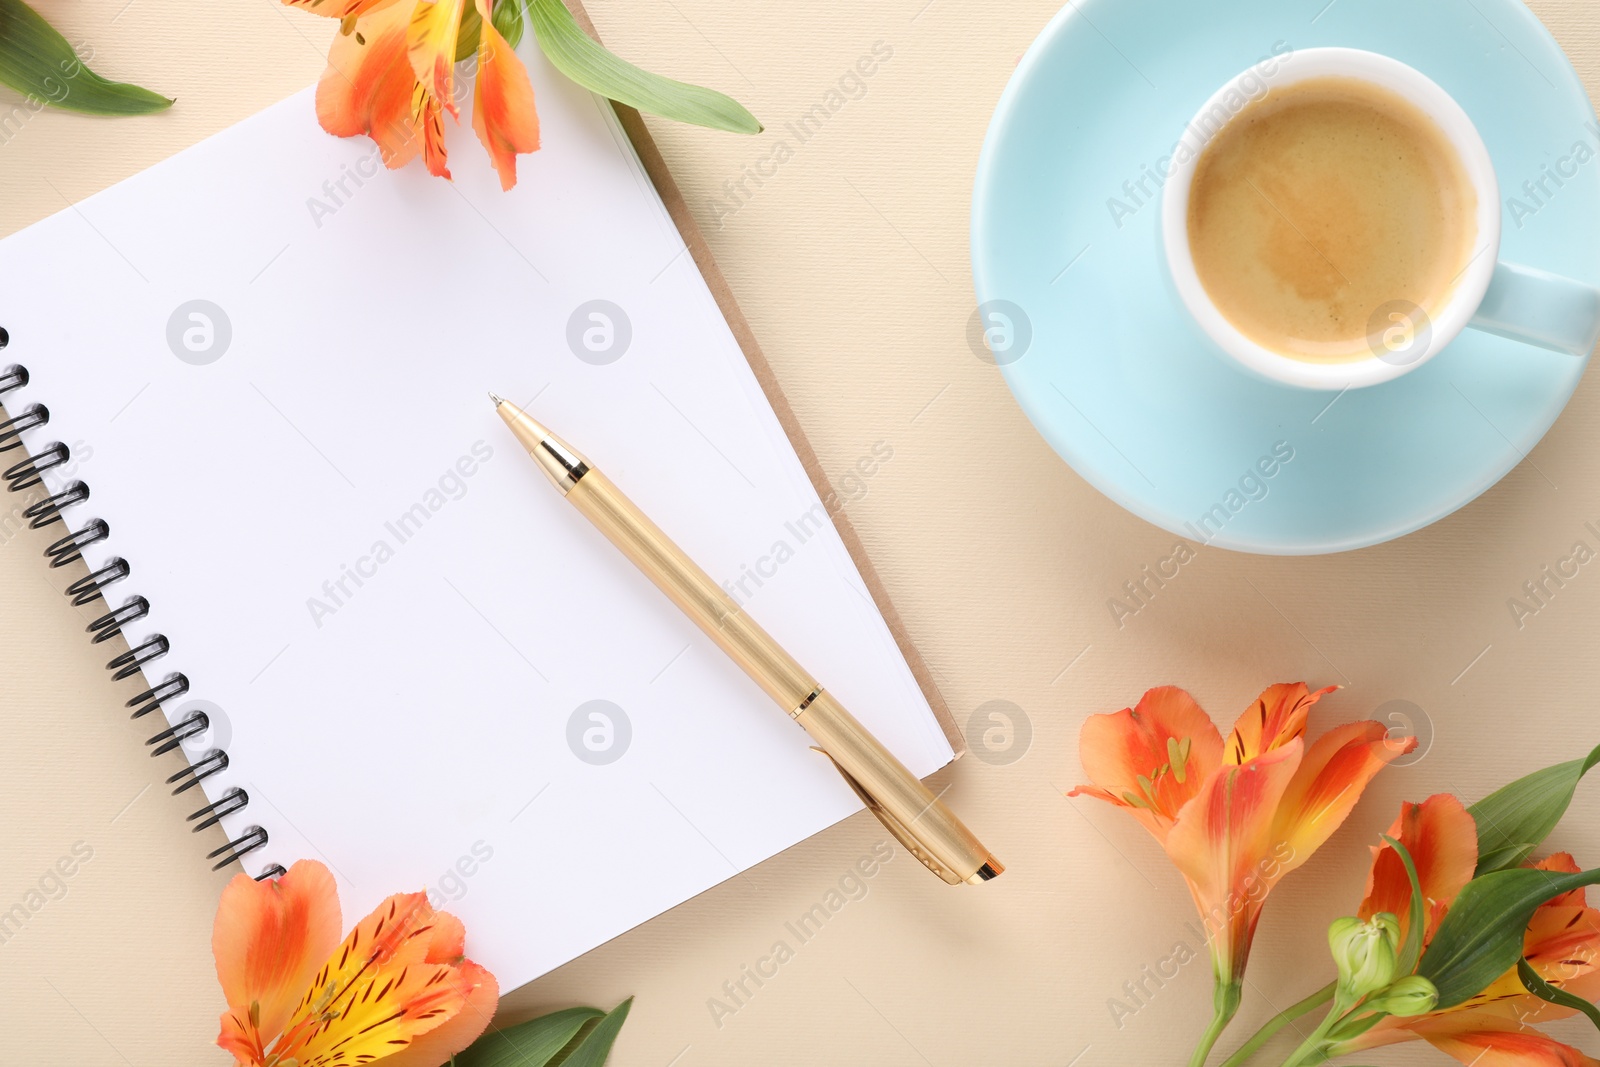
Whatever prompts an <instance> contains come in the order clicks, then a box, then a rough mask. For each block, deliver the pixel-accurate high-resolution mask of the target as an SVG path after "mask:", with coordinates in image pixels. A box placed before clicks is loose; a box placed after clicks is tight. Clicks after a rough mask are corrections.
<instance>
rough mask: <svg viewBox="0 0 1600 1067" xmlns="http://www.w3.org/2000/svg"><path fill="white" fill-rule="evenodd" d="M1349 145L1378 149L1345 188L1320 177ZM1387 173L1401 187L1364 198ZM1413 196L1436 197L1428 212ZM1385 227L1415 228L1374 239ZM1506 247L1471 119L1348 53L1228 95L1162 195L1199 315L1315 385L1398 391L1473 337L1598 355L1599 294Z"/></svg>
mask: <svg viewBox="0 0 1600 1067" xmlns="http://www.w3.org/2000/svg"><path fill="white" fill-rule="evenodd" d="M1363 108H1365V109H1366V110H1362V109H1363ZM1315 109H1320V110H1315ZM1290 122H1299V123H1301V126H1300V127H1298V128H1295V127H1290V126H1288V125H1286V124H1287V123H1290ZM1313 123H1320V124H1321V125H1313ZM1362 123H1365V126H1363V125H1362ZM1324 129H1326V133H1325V134H1324V132H1323V131H1324ZM1324 137H1325V138H1326V143H1325V144H1322V143H1319V140H1318V139H1319V138H1324ZM1340 138H1343V140H1340ZM1308 144H1309V148H1308ZM1350 145H1354V146H1357V148H1359V150H1360V151H1363V152H1372V151H1375V148H1374V146H1376V148H1377V149H1382V150H1383V151H1381V152H1379V153H1378V154H1377V155H1374V156H1372V157H1371V158H1372V159H1373V160H1375V161H1376V164H1375V165H1367V163H1366V162H1364V160H1365V159H1366V157H1349V158H1347V159H1344V160H1342V161H1341V162H1343V163H1344V164H1348V165H1347V166H1345V167H1344V171H1346V172H1347V173H1346V175H1345V176H1346V177H1348V178H1349V179H1350V180H1349V181H1345V182H1343V183H1342V184H1340V180H1339V178H1340V174H1339V172H1341V167H1340V166H1333V167H1328V166H1321V167H1317V166H1313V165H1312V164H1315V163H1316V162H1317V161H1318V159H1319V157H1318V156H1317V155H1316V150H1318V149H1321V150H1323V151H1324V152H1340V151H1346V150H1347V147H1348V146H1350ZM1357 148H1349V149H1348V150H1349V151H1356V150H1357ZM1391 148H1392V149H1394V151H1393V152H1392V153H1391V152H1388V149H1391ZM1251 153H1256V156H1252V155H1251ZM1271 153H1277V154H1276V155H1269V154H1271ZM1257 157H1259V161H1260V166H1256V165H1255V164H1256V162H1257ZM1268 162H1270V163H1271V165H1272V166H1273V167H1275V168H1276V169H1275V170H1270V171H1268V170H1262V169H1261V167H1265V166H1267V164H1268ZM1280 164H1281V165H1280ZM1402 167H1403V168H1410V169H1398V168H1402ZM1430 168H1431V169H1430ZM1252 169H1254V170H1255V172H1256V178H1255V179H1254V180H1253V179H1252V177H1251V171H1252ZM1391 169H1392V170H1393V171H1394V173H1393V177H1392V185H1393V189H1389V188H1388V187H1386V186H1384V185H1382V184H1377V185H1372V186H1371V187H1370V188H1367V187H1364V186H1363V183H1374V182H1382V181H1390V178H1389V177H1386V175H1389V172H1390V170H1391ZM1263 174H1268V175H1270V177H1271V181H1269V180H1268V178H1266V177H1262V175H1263ZM1197 178H1198V181H1197ZM1296 183H1298V186H1297V184H1296ZM1434 187H1436V188H1434ZM1429 188H1434V192H1433V193H1428V192H1427V190H1428V189H1429ZM1408 191H1409V192H1414V193H1415V195H1416V196H1430V197H1431V199H1429V200H1428V201H1427V203H1426V204H1425V205H1423V206H1425V207H1426V210H1419V209H1418V205H1417V204H1411V203H1408V202H1407V201H1405V200H1404V195H1405V194H1407V193H1408ZM1390 201H1393V202H1392V203H1390ZM1375 204H1376V205H1378V206H1381V207H1382V208H1384V209H1385V210H1388V211H1389V212H1390V214H1389V215H1387V216H1386V215H1385V214H1384V210H1378V209H1377V208H1376V207H1374V205H1375ZM1352 205H1353V206H1354V207H1355V208H1356V209H1357V210H1349V208H1351V207H1352ZM1369 209H1370V210H1369ZM1230 211H1231V212H1233V213H1234V214H1233V215H1231V216H1230V215H1229V212H1230ZM1386 219H1389V220H1393V221H1394V222H1395V223H1396V224H1397V225H1399V226H1400V227H1401V228H1403V229H1404V230H1405V234H1404V235H1399V234H1388V233H1384V232H1377V231H1378V230H1379V229H1381V228H1382V227H1384V226H1385V225H1388V223H1387V222H1386V221H1385V220H1386ZM1363 226H1366V227H1368V228H1369V229H1372V230H1373V231H1374V232H1362V230H1361V227H1363ZM1402 236H1404V237H1406V238H1410V239H1411V240H1410V242H1409V244H1408V243H1407V241H1405V240H1401V237H1402ZM1500 238H1501V208H1500V186H1499V182H1498V181H1497V179H1496V177H1495V171H1494V164H1493V161H1492V160H1491V159H1490V156H1489V152H1488V149H1487V148H1486V147H1485V145H1484V143H1483V138H1482V137H1481V136H1480V135H1479V134H1478V131H1477V128H1476V127H1475V126H1474V125H1473V123H1472V120H1471V119H1470V118H1469V117H1468V116H1467V113H1466V111H1465V110H1463V109H1462V107H1461V105H1460V104H1458V103H1457V102H1456V100H1455V99H1454V98H1453V97H1451V96H1450V95H1449V94H1448V93H1446V92H1445V91H1444V89H1442V88H1440V86H1439V85H1438V84H1436V83H1435V82H1434V81H1432V80H1431V79H1430V78H1428V77H1427V76H1426V75H1424V74H1423V73H1421V72H1420V71H1418V70H1416V69H1414V68H1412V67H1410V66H1407V65H1406V64H1404V63H1401V62H1400V61H1398V60H1395V59H1392V58H1389V57H1388V56H1383V55H1379V54H1377V53H1374V52H1367V51H1361V50H1358V49H1352V48H1316V49H1308V50H1302V51H1297V52H1289V53H1287V54H1281V55H1276V56H1274V57H1273V58H1272V59H1271V60H1268V61H1264V62H1262V63H1260V64H1257V65H1256V66H1255V67H1252V68H1251V69H1250V70H1247V71H1245V72H1244V73H1242V74H1240V75H1239V76H1238V77H1236V78H1234V79H1233V80H1231V81H1230V82H1228V83H1227V84H1226V85H1224V86H1223V87H1222V88H1221V89H1219V90H1218V91H1217V92H1216V94H1214V95H1213V96H1212V97H1211V99H1210V100H1208V101H1207V102H1206V104H1205V106H1204V107H1202V108H1201V109H1200V111H1199V113H1198V114H1197V115H1196V116H1195V118H1194V120H1193V121H1192V122H1191V123H1190V124H1189V126H1188V127H1187V129H1186V130H1185V131H1184V136H1183V139H1182V140H1181V141H1180V142H1179V145H1178V151H1177V152H1176V153H1175V155H1174V158H1173V161H1172V166H1171V168H1170V176H1169V177H1168V178H1167V180H1166V182H1165V185H1164V189H1163V192H1162V242H1163V246H1164V250H1165V253H1166V258H1167V264H1168V267H1169V269H1170V272H1171V277H1172V280H1173V283H1174V285H1175V286H1176V288H1177V291H1178V294H1179V296H1180V298H1181V299H1182V300H1183V303H1184V305H1185V307H1187V308H1188V310H1189V312H1190V314H1191V315H1192V316H1193V317H1194V319H1195V321H1196V322H1197V323H1198V324H1199V325H1200V327H1201V329H1203V330H1204V331H1205V333H1206V334H1207V335H1208V336H1209V337H1210V338H1211V339H1212V341H1214V342H1215V343H1216V345H1217V346H1218V348H1220V349H1221V351H1222V353H1223V354H1224V355H1225V356H1226V357H1227V358H1228V359H1229V360H1230V361H1232V362H1233V363H1235V364H1236V365H1238V366H1239V367H1241V368H1243V369H1244V370H1246V371H1247V372H1249V373H1251V374H1253V375H1256V376H1258V377H1262V378H1266V379H1269V380H1271V381H1274V382H1279V383H1281V384H1284V385H1290V386H1296V387H1299V388H1304V389H1320V390H1333V391H1338V390H1343V389H1348V388H1360V387H1365V386H1373V385H1379V384H1382V383H1384V382H1389V381H1393V380H1395V379H1397V378H1399V377H1401V376H1402V375H1405V374H1408V373H1410V372H1411V371H1413V370H1416V369H1417V368H1418V367H1421V366H1422V365H1423V364H1425V363H1427V362H1428V361H1429V360H1431V359H1433V358H1434V357H1436V356H1437V355H1438V354H1439V353H1440V352H1442V351H1443V350H1444V349H1445V347H1446V346H1447V345H1449V344H1450V342H1451V341H1453V340H1454V339H1455V338H1456V336H1457V335H1458V334H1460V333H1461V331H1462V330H1463V329H1467V328H1469V327H1470V328H1472V329H1476V330H1482V331H1485V332H1488V333H1492V334H1496V335H1499V336H1502V337H1507V338H1511V339H1514V340H1517V341H1521V342H1525V343H1526V344H1528V345H1531V346H1536V347H1538V348H1542V349H1547V350H1549V351H1551V352H1554V353H1564V354H1565V355H1567V356H1568V357H1579V358H1583V357H1587V356H1588V355H1589V354H1590V353H1591V352H1592V351H1593V350H1594V347H1595V344H1596V342H1597V340H1600V289H1596V288H1595V287H1593V286H1591V285H1588V284H1586V283H1584V282H1580V281H1576V280H1573V279H1570V278H1564V277H1560V276H1558V275H1555V274H1551V273H1549V272H1547V271H1544V270H1541V269H1539V268H1537V267H1535V266H1531V265H1521V264H1514V263H1505V262H1500V261H1499V255H1500ZM1407 272H1410V273H1407ZM1551 358H1555V357H1551Z"/></svg>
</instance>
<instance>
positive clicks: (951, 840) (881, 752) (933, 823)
mask: <svg viewBox="0 0 1600 1067" xmlns="http://www.w3.org/2000/svg"><path fill="white" fill-rule="evenodd" d="M796 721H797V722H799V723H800V725H801V726H803V727H805V729H806V733H808V734H810V735H811V737H812V738H813V739H814V740H815V741H816V742H817V747H819V748H821V749H822V750H823V751H824V752H825V753H827V754H828V755H829V756H831V757H832V758H833V761H834V762H835V763H837V764H838V765H839V769H840V770H842V771H844V772H845V774H846V775H847V776H848V777H850V778H852V779H854V780H855V782H856V783H859V790H858V791H859V792H861V793H862V794H863V795H862V799H863V800H865V801H867V803H868V806H870V807H877V808H880V809H882V810H881V812H879V818H880V819H881V818H883V816H884V815H885V814H887V815H888V816H890V817H891V818H892V820H893V821H892V822H891V821H890V820H889V819H885V820H884V822H885V825H887V826H889V828H890V830H895V824H896V823H898V824H899V825H900V826H903V827H906V828H907V829H909V830H910V831H911V833H910V834H901V833H899V832H898V831H896V833H895V836H896V837H898V838H900V841H901V843H902V844H904V845H905V846H906V848H908V849H910V850H911V852H912V854H913V855H915V856H916V857H917V859H919V860H921V861H922V863H923V864H924V865H925V866H927V867H928V868H929V869H930V870H932V871H933V872H934V873H935V874H937V875H939V876H940V877H941V878H944V880H945V881H947V882H950V883H952V884H954V883H957V882H970V881H973V880H974V876H976V875H977V874H978V871H979V870H980V869H982V868H983V867H984V866H985V865H986V864H989V863H990V862H991V858H990V856H989V850H988V849H987V848H985V847H984V846H983V843H982V842H981V841H979V840H978V838H977V837H976V836H975V835H974V834H973V832H972V831H971V830H969V829H967V827H966V825H965V824H964V823H962V821H961V820H960V819H958V818H957V817H956V815H955V812H953V811H951V810H950V809H949V808H948V807H946V806H945V804H944V802H943V801H942V800H940V799H939V798H938V797H936V796H935V795H934V794H933V791H932V790H930V789H929V788H928V787H927V786H925V785H923V784H922V782H921V781H919V780H918V779H917V777H916V776H915V775H914V774H912V773H911V771H910V770H908V769H907V768H906V766H905V764H903V763H901V762H900V761H899V760H898V759H896V758H895V756H894V753H892V752H890V751H889V750H888V749H887V748H885V747H884V746H883V744H882V743H881V742H880V741H879V740H878V739H877V738H875V737H873V736H872V734H870V733H868V732H867V730H866V728H865V727H863V726H862V725H861V723H860V722H858V721H857V720H856V718H855V716H853V715H851V714H850V712H849V711H848V710H846V709H845V707H844V705H842V704H840V703H839V702H838V701H837V700H835V699H834V697H833V694H832V693H829V692H827V691H823V692H822V693H820V694H819V695H818V696H817V698H816V699H815V700H813V701H812V702H811V706H810V707H808V708H806V710H805V711H803V712H801V713H800V714H799V715H798V716H797V717H796ZM946 872H948V875H953V876H954V877H950V876H948V875H947V873H946Z"/></svg>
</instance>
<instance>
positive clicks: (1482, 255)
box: [1161, 48, 1500, 390]
mask: <svg viewBox="0 0 1600 1067" xmlns="http://www.w3.org/2000/svg"><path fill="white" fill-rule="evenodd" d="M1329 76H1338V77H1347V78H1356V79H1359V80H1361V81H1365V82H1369V83H1371V84H1373V85H1376V86H1379V87H1381V88H1384V89H1388V90H1389V91H1391V92H1393V93H1396V94H1397V95H1399V96H1400V97H1402V98H1404V99H1406V100H1408V101H1410V102H1411V103H1412V104H1414V105H1416V106H1417V107H1418V108H1420V109H1421V110H1422V112H1423V113H1424V114H1426V115H1427V116H1429V117H1430V118H1431V119H1432V120H1433V121H1434V122H1435V123H1437V125H1438V126H1439V128H1440V130H1441V131H1443V133H1444V135H1445V137H1446V139H1447V140H1448V142H1449V143H1450V144H1451V145H1452V146H1453V147H1454V148H1455V150H1456V153H1457V155H1458V157H1459V158H1460V161H1461V165H1462V169H1463V170H1464V172H1465V174H1466V176H1467V178H1468V180H1469V181H1470V182H1471V183H1472V185H1473V188H1474V191H1475V192H1476V194H1477V200H1478V204H1477V213H1476V222H1477V235H1476V237H1475V238H1474V239H1473V242H1472V252H1471V256H1472V258H1471V259H1470V260H1469V261H1468V262H1467V264H1466V265H1465V266H1464V268H1463V269H1462V272H1461V275H1460V277H1459V278H1458V279H1457V280H1456V283H1455V285H1454V287H1453V289H1452V290H1451V293H1450V295H1449V296H1448V297H1447V298H1446V300H1445V302H1444V304H1443V306H1441V307H1438V308H1427V309H1424V311H1425V312H1426V316H1427V319H1426V322H1425V323H1413V324H1412V325H1413V326H1414V327H1415V328H1417V329H1418V330H1425V331H1426V333H1425V334H1419V336H1420V337H1421V338H1422V339H1421V340H1419V341H1418V342H1417V343H1416V344H1415V345H1414V347H1411V348H1408V349H1407V350H1406V351H1405V352H1404V354H1403V355H1400V356H1396V355H1391V354H1389V353H1384V354H1383V355H1381V356H1380V355H1377V354H1375V355H1373V356H1372V357H1371V358H1370V359H1358V360H1346V361H1339V362H1332V361H1329V362H1313V361H1311V360H1307V359H1301V358H1296V357H1294V356H1291V355H1285V354H1283V353H1281V352H1276V351H1273V350H1272V349H1270V348H1266V347H1264V346H1263V345H1261V344H1259V343H1257V342H1256V341H1254V340H1252V339H1251V338H1249V337H1247V336H1245V335H1244V334H1243V333H1242V332H1240V330H1239V329H1238V328H1237V327H1235V326H1234V325H1233V323H1231V322H1230V321H1228V319H1227V318H1226V317H1225V316H1224V315H1223V314H1222V312H1221V311H1219V310H1218V309H1217V307H1216V305H1215V304H1214V303H1212V301H1211V298H1210V297H1209V296H1208V295H1207V293H1206V290H1205V286H1204V285H1203V284H1202V283H1201V281H1200V276H1199V274H1198V273H1197V272H1196V270H1195V265H1194V257H1193V255H1192V254H1191V252H1190V248H1189V194H1190V189H1191V187H1192V185H1193V182H1194V176H1195V169H1196V167H1197V165H1198V163H1199V161H1200V157H1201V155H1202V153H1203V152H1204V150H1205V147H1206V145H1207V144H1209V143H1210V141H1211V139H1212V138H1213V137H1215V136H1216V134H1217V133H1218V132H1219V130H1220V129H1222V128H1223V127H1224V126H1226V124H1227V123H1228V122H1230V121H1232V120H1233V118H1235V117H1236V116H1237V115H1238V114H1239V112H1241V111H1243V110H1244V109H1245V108H1246V107H1248V106H1249V105H1250V104H1251V103H1253V102H1255V101H1257V100H1260V99H1262V98H1264V97H1265V96H1267V95H1269V94H1270V93H1271V92H1273V91H1274V90H1277V89H1282V88H1286V87H1288V86H1291V85H1295V84H1297V83H1299V82H1303V81H1306V80H1309V79H1312V78H1324V77H1329ZM1161 207H1162V219H1161V221H1162V240H1163V244H1164V246H1165V249H1166V255H1167V265H1168V267H1169V269H1170V270H1171V273H1172V280H1173V283H1174V284H1175V285H1176V286H1177V289H1178V294H1179V296H1180V297H1182V299H1183V302H1184V305H1185V306H1186V307H1187V308H1188V309H1189V312H1190V314H1192V315H1193V316H1194V318H1195V320H1196V321H1197V322H1198V323H1199V324H1200V326H1201V328H1202V329H1204V330H1205V331H1206V333H1207V334H1209V335H1210V337H1211V338H1212V340H1214V341H1215V342H1216V343H1217V344H1218V345H1220V346H1221V347H1222V350H1223V351H1224V352H1225V353H1227V354H1228V355H1229V356H1230V357H1232V359H1233V360H1235V361H1236V362H1237V363H1239V364H1240V365H1241V366H1242V367H1244V368H1245V369H1246V370H1248V371H1250V372H1251V373H1253V374H1256V375H1259V376H1261V377H1265V378H1269V379H1271V380H1273V381H1277V382H1281V383H1283V384H1285V385H1293V386H1298V387H1301V388H1305V389H1333V390H1338V389H1347V388H1360V387H1362V386H1369V385H1377V384H1379V383H1381V382H1387V381H1392V380H1394V379H1395V378H1398V377H1400V376H1401V375H1403V374H1406V373H1408V372H1409V371H1412V370H1415V369H1416V368H1417V367H1420V366H1421V365H1422V364H1423V363H1425V362H1427V361H1428V360H1430V359H1432V358H1433V357H1434V356H1436V355H1437V354H1438V353H1439V352H1440V351H1441V350H1443V348H1444V347H1445V346H1446V345H1447V344H1449V343H1450V342H1451V341H1452V340H1454V339H1455V337H1456V335H1457V334H1459V333H1460V332H1461V330H1462V329H1463V328H1465V327H1466V325H1467V323H1468V322H1469V321H1470V320H1471V319H1472V316H1473V315H1474V313H1476V311H1477V310H1478V306H1479V305H1480V304H1481V303H1483V298H1484V294H1485V293H1486V292H1488V289H1489V282H1490V280H1491V279H1492V278H1493V277H1494V269H1495V261H1496V260H1497V259H1498V257H1499V253H1500V185H1499V182H1498V181H1497V180H1496V178H1495V173H1494V164H1493V162H1492V161H1491V160H1490V158H1489V150H1488V149H1487V148H1486V147H1484V143H1483V138H1482V137H1481V136H1479V134H1478V130H1477V127H1475V126H1474V125H1473V124H1472V120H1471V119H1470V118H1468V117H1467V113H1466V112H1465V111H1463V110H1462V109H1461V105H1460V104H1458V103H1456V101H1455V99H1454V98H1453V97H1451V96H1450V94H1449V93H1447V92H1445V91H1444V90H1443V89H1441V88H1440V87H1439V86H1438V84H1437V83H1435V82H1434V81H1433V80H1432V79H1431V78H1429V77H1428V76H1427V75H1425V74H1423V73H1422V72H1421V71H1418V70H1416V69H1415V68H1413V67H1409V66H1407V65H1406V64H1404V63H1401V62H1400V61H1399V60H1397V59H1391V58H1389V57H1388V56H1383V55H1379V54H1377V53H1375V52H1366V51H1361V50H1359V49H1354V48H1313V49H1307V50H1304V51H1299V52H1294V51H1289V52H1284V53H1282V54H1278V55H1274V56H1272V57H1269V58H1268V59H1264V60H1263V61H1262V62H1260V63H1258V64H1256V65H1255V66H1254V67H1251V68H1250V69H1249V70H1247V71H1245V72H1243V73H1242V74H1240V75H1239V76H1238V77H1236V78H1234V79H1233V80H1231V81H1230V82H1228V83H1227V84H1226V85H1224V86H1223V87H1222V88H1221V89H1219V90H1217V92H1216V93H1215V94H1214V95H1213V96H1212V97H1211V99H1209V100H1207V101H1206V104H1205V106H1204V107H1202V108H1201V109H1200V111H1199V113H1198V114H1197V115H1196V116H1195V119H1194V120H1193V121H1192V122H1191V123H1190V124H1189V126H1188V127H1187V128H1186V129H1185V130H1184V132H1183V137H1182V139H1181V140H1180V141H1179V143H1178V146H1177V148H1176V150H1175V153H1174V156H1173V163H1172V170H1171V176H1170V177H1169V178H1168V179H1167V181H1166V184H1165V186H1164V189H1163V194H1162V205H1161Z"/></svg>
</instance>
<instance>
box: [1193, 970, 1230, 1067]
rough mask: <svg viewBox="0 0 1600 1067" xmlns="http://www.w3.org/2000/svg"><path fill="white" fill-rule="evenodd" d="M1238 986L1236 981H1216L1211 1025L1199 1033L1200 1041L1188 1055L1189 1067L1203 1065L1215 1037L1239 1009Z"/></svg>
mask: <svg viewBox="0 0 1600 1067" xmlns="http://www.w3.org/2000/svg"><path fill="white" fill-rule="evenodd" d="M1239 988H1240V987H1239V984H1238V983H1237V982H1218V983H1217V987H1216V989H1215V991H1214V992H1213V993H1212V997H1211V999H1212V1003H1213V1004H1214V1005H1215V1011H1214V1012H1213V1014H1212V1017H1211V1025H1210V1026H1208V1027H1206V1032H1205V1033H1203V1034H1201V1035H1200V1043H1199V1044H1198V1045H1196V1046H1195V1047H1194V1055H1192V1056H1190V1057H1189V1067H1205V1063H1206V1059H1207V1057H1209V1056H1210V1055H1211V1050H1212V1048H1214V1047H1215V1046H1216V1043H1217V1038H1219V1037H1221V1036H1222V1031H1224V1030H1226V1029H1227V1028H1228V1024H1229V1023H1230V1022H1232V1021H1233V1017H1234V1015H1236V1014H1237V1013H1238V1011H1239V999H1240V995H1239Z"/></svg>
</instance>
